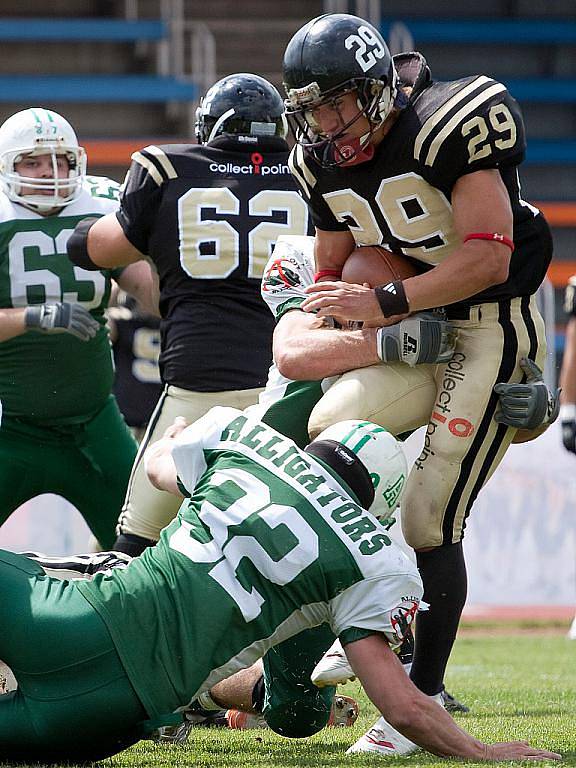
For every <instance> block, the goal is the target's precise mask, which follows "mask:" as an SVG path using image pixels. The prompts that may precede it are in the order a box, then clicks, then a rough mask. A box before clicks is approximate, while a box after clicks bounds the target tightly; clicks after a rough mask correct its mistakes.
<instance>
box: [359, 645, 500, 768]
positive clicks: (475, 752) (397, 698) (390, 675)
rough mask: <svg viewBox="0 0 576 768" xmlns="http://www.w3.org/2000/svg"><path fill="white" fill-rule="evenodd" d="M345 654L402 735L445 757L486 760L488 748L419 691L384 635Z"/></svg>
mask: <svg viewBox="0 0 576 768" xmlns="http://www.w3.org/2000/svg"><path fill="white" fill-rule="evenodd" d="M345 651H346V655H347V656H348V660H349V661H350V664H351V665H352V668H353V669H354V671H355V672H356V674H357V676H358V678H359V680H360V682H361V683H362V685H363V687H364V690H365V691H366V694H367V695H368V697H369V698H370V700H371V701H372V702H373V703H374V704H375V706H376V707H377V708H378V709H379V710H380V712H381V713H382V714H383V716H384V717H385V718H386V720H387V721H388V722H389V723H390V725H392V726H393V727H394V728H396V729H397V730H398V731H400V733H402V734H403V735H404V736H406V737H407V738H409V739H410V740H411V741H413V742H414V743H415V744H418V745H419V746H421V747H423V748H424V749H427V750H428V751H429V752H433V753H434V754H436V755H441V756H442V757H445V756H454V757H470V758H476V759H484V758H485V755H486V745H485V744H483V743H482V742H480V741H478V740H477V739H474V738H473V737H472V736H470V735H469V734H467V733H466V732H465V731H463V730H462V729H461V728H459V727H458V726H457V725H456V723H455V722H454V720H453V719H452V718H451V717H450V715H449V714H448V713H447V712H446V710H445V709H443V708H442V707H441V706H440V705H439V704H438V703H437V702H435V701H434V700H433V699H432V698H430V697H429V696H425V695H424V694H423V693H422V692H421V691H419V690H418V688H416V686H415V685H414V684H413V683H412V681H411V680H410V678H408V677H407V675H406V673H405V672H404V669H403V667H402V665H401V663H400V662H399V661H398V658H397V657H396V656H395V655H394V654H393V652H392V651H391V650H390V648H389V646H388V644H387V643H386V641H385V640H384V639H383V638H382V637H381V636H379V635H370V636H369V637H366V638H363V639H362V640H358V641H356V642H353V643H349V644H348V645H346V646H345Z"/></svg>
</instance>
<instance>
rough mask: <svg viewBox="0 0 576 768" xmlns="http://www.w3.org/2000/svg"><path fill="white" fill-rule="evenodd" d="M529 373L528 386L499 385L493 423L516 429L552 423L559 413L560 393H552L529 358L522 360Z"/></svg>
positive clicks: (538, 369) (522, 364) (521, 365)
mask: <svg viewBox="0 0 576 768" xmlns="http://www.w3.org/2000/svg"><path fill="white" fill-rule="evenodd" d="M520 367H521V368H522V370H523V371H524V373H525V374H526V383H525V384H503V383H499V384H496V386H495V387H494V392H496V394H497V395H499V396H500V403H499V408H498V410H497V411H496V413H495V414H494V421H497V422H498V424H506V426H508V427H516V428H517V429H536V428H537V427H546V426H548V425H549V424H552V422H553V421H555V420H556V419H557V418H558V412H559V410H560V400H559V395H560V390H559V389H557V390H556V391H555V392H551V391H550V390H549V389H548V387H547V386H546V383H545V382H544V379H543V378H542V371H541V370H540V368H538V366H537V365H536V363H535V362H534V361H533V360H530V358H529V357H523V358H522V359H521V360H520Z"/></svg>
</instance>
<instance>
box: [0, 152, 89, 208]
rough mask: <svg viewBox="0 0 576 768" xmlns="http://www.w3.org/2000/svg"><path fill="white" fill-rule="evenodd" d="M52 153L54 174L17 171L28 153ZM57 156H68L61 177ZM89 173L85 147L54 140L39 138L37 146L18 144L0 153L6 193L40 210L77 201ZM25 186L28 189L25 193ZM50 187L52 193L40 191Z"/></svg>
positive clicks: (16, 200) (29, 206) (36, 154)
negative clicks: (46, 175) (43, 175)
mask: <svg viewBox="0 0 576 768" xmlns="http://www.w3.org/2000/svg"><path fill="white" fill-rule="evenodd" d="M40 155H42V156H44V155H49V156H50V159H51V165H52V177H49V178H36V177H33V176H25V175H22V174H20V173H17V172H16V170H15V166H16V165H17V164H18V163H19V162H20V161H21V160H23V159H25V158H27V157H38V156H40ZM58 157H65V158H66V161H67V163H68V173H67V174H66V176H64V177H59V175H58V174H59V170H58ZM85 174H86V153H85V151H84V148H83V147H70V146H66V145H64V144H61V143H59V142H55V141H42V140H38V142H37V146H36V147H34V148H31V147H19V148H16V149H12V150H9V151H6V152H4V153H2V155H1V156H0V182H1V183H2V186H3V188H4V191H5V192H6V195H7V196H8V197H9V198H10V200H13V201H14V202H17V203H20V204H21V205H25V206H26V207H28V208H31V209H32V210H35V211H38V212H47V211H50V210H53V209H55V208H64V207H65V206H67V205H70V203H72V202H74V200H76V198H77V197H78V195H79V194H80V192H81V191H82V182H83V180H84V176H85ZM24 189H26V190H28V192H27V193H26V194H24V193H23V190H24ZM45 190H50V191H51V192H52V194H51V195H47V194H41V193H42V192H44V191H45Z"/></svg>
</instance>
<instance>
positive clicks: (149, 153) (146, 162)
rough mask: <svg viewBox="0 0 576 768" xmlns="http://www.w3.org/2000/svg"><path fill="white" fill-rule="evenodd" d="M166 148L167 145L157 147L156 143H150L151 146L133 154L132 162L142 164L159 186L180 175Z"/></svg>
mask: <svg viewBox="0 0 576 768" xmlns="http://www.w3.org/2000/svg"><path fill="white" fill-rule="evenodd" d="M166 149H167V147H157V146H156V145H155V144H150V146H148V147H144V149H140V150H138V152H134V154H133V155H132V162H133V163H137V164H138V165H140V166H141V167H142V168H143V169H144V170H145V171H146V172H147V173H148V175H149V176H150V177H151V179H152V180H153V181H154V182H156V184H157V185H158V186H161V184H163V183H164V182H165V181H168V180H169V179H175V178H177V176H178V172H177V171H176V168H175V167H174V165H173V163H172V160H171V159H170V157H169V156H168V154H167V153H166V151H165V150H166Z"/></svg>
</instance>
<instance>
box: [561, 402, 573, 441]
mask: <svg viewBox="0 0 576 768" xmlns="http://www.w3.org/2000/svg"><path fill="white" fill-rule="evenodd" d="M560 424H561V425H562V442H563V443H564V448H566V450H567V451H570V453H576V404H574V403H565V404H564V405H562V406H560Z"/></svg>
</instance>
